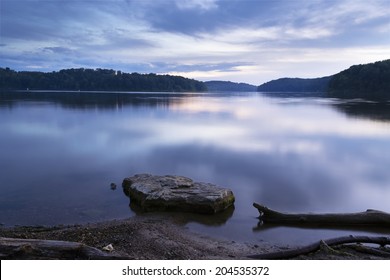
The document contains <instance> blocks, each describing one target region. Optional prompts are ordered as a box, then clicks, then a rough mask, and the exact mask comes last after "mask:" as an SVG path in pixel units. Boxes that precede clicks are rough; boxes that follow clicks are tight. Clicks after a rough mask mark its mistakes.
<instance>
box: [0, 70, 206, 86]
mask: <svg viewBox="0 0 390 280" xmlns="http://www.w3.org/2000/svg"><path fill="white" fill-rule="evenodd" d="M0 89H3V90H26V89H30V90H76V91H77V90H81V91H141V92H145V91H154V92H156V91H163V92H173V91H174V92H185V91H190V92H199V91H206V90H207V87H206V85H205V84H204V83H202V82H199V81H196V80H193V79H187V78H184V77H180V76H170V75H156V74H138V73H131V74H129V73H123V72H121V71H114V70H111V69H110V70H108V69H84V68H80V69H66V70H60V71H58V72H50V73H44V72H27V71H21V72H17V71H14V70H11V69H9V68H0Z"/></svg>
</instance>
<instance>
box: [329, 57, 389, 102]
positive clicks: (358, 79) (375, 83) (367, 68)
mask: <svg viewBox="0 0 390 280" xmlns="http://www.w3.org/2000/svg"><path fill="white" fill-rule="evenodd" d="M328 95H329V96H332V97H340V98H368V99H382V98H384V99H388V98H390V59H388V60H383V61H378V62H375V63H369V64H363V65H354V66H352V67H350V68H348V69H347V70H344V71H342V72H340V73H338V74H336V75H334V76H333V77H332V79H331V80H330V81H329V86H328Z"/></svg>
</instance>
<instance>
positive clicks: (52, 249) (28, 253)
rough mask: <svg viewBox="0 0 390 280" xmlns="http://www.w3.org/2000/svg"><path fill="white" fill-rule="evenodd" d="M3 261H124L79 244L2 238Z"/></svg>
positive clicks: (0, 253) (0, 248)
mask: <svg viewBox="0 0 390 280" xmlns="http://www.w3.org/2000/svg"><path fill="white" fill-rule="evenodd" d="M0 258H1V259H95V260H96V259H123V257H121V256H119V255H116V254H113V253H106V252H103V251H101V250H99V249H97V248H94V247H90V246H87V245H85V244H82V243H78V242H69V241H58V240H42V239H19V238H3V237H0Z"/></svg>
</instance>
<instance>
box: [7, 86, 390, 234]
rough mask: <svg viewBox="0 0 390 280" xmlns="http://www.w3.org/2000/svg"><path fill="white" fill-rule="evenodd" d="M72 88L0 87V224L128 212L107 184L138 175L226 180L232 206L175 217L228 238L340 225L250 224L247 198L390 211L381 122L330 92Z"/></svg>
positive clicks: (302, 208) (315, 208)
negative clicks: (279, 94)
mask: <svg viewBox="0 0 390 280" xmlns="http://www.w3.org/2000/svg"><path fill="white" fill-rule="evenodd" d="M12 94H14V93H12ZM67 94H68V93H67ZM70 94H71V95H66V96H62V95H61V94H60V93H55V94H52V93H43V94H39V93H28V96H27V97H26V94H25V93H18V94H17V95H15V96H13V95H11V94H10V93H2V94H1V95H0V119H1V122H0V131H1V137H0V148H1V158H0V173H1V174H0V175H1V176H0V223H4V224H6V225H12V224H23V225H26V224H27V225H28V224H30V225H31V224H59V223H85V222H94V221H100V220H107V219H112V218H124V217H129V216H132V215H136V214H137V213H138V212H137V211H136V209H133V210H130V209H129V207H128V202H129V200H128V197H126V196H125V195H124V194H123V193H122V192H120V191H112V190H111V189H110V188H109V187H107V186H109V185H110V183H112V182H113V183H115V184H117V185H120V184H121V182H122V180H123V178H125V177H128V176H132V175H134V174H136V173H153V174H157V175H166V174H173V175H182V176H187V177H190V178H192V179H194V180H195V181H203V182H210V183H214V184H217V185H221V186H222V187H228V188H231V189H232V190H233V192H234V194H235V196H236V203H235V209H234V212H233V211H232V212H226V213H224V214H221V215H220V216H215V217H214V218H212V219H210V217H207V218H205V217H203V216H196V215H195V216H194V215H183V216H182V217H178V218H177V219H178V220H180V221H182V223H184V224H187V226H188V227H190V228H191V229H194V230H197V231H200V232H202V233H206V234H212V235H216V236H222V237H226V238H229V239H244V240H258V239H268V240H277V239H278V238H280V239H283V238H284V239H285V238H286V236H287V237H288V239H290V240H291V241H292V242H297V241H299V240H304V241H307V240H308V238H317V237H318V236H320V238H326V237H329V236H332V235H335V234H336V235H337V234H338V232H336V231H335V230H329V231H328V230H320V231H316V232H314V231H313V230H309V229H292V228H286V227H282V228H270V229H267V230H265V231H263V230H262V231H260V232H255V233H254V232H253V231H252V228H253V227H254V226H255V225H256V224H257V219H256V217H257V214H258V213H257V210H256V209H255V208H253V207H252V203H253V202H258V203H261V204H264V205H266V206H268V207H270V208H275V209H280V210H281V211H286V212H310V211H312V212H359V211H363V210H365V209H368V208H375V209H379V210H384V211H387V212H389V211H390V206H389V204H388V198H389V197H390V173H389V172H388V166H389V164H390V149H389V148H388V143H389V141H390V125H389V122H387V121H382V122H376V121H375V122H374V121H372V120H370V119H369V118H367V119H359V118H350V117H347V115H346V114H345V113H344V112H341V111H340V110H339V109H336V108H338V107H337V106H338V105H337V104H338V102H339V101H338V100H329V99H323V98H307V99H304V98H298V97H294V98H269V97H264V96H262V95H260V94H257V93H251V94H237V95H223V94H220V95H218V94H211V95H207V94H190V95H188V94H174V95H171V94H166V93H165V94H164V93H162V94H119V93H110V94H109V95H105V94H102V93H92V94H90V93H88V94H86V93H70ZM340 102H341V101H340ZM342 102H343V103H346V101H342ZM340 104H341V103H340ZM370 106H371V105H370ZM118 108H120V110H119V109H118ZM356 110H357V109H356ZM362 110H363V111H364V109H362ZM383 114H384V115H386V112H385V110H384V112H383ZM384 118H387V117H386V116H385V117H384ZM138 214H139V213H138ZM167 215H171V214H170V213H167ZM324 235H327V236H324ZM293 239H294V240H293ZM297 239H299V240H297Z"/></svg>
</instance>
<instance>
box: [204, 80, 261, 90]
mask: <svg viewBox="0 0 390 280" xmlns="http://www.w3.org/2000/svg"><path fill="white" fill-rule="evenodd" d="M204 83H205V84H206V86H207V88H208V90H209V91H256V86H254V85H250V84H246V83H234V82H230V81H207V82H204Z"/></svg>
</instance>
